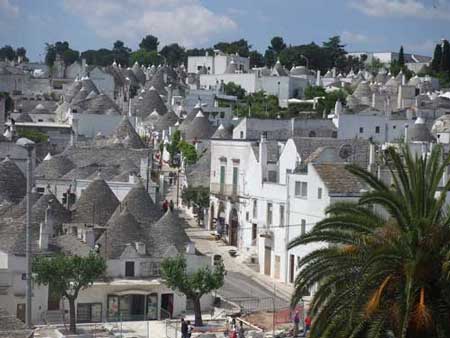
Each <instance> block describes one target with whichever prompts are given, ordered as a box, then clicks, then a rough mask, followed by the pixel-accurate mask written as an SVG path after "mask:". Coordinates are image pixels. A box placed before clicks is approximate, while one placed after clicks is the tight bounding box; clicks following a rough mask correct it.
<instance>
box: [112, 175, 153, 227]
mask: <svg viewBox="0 0 450 338" xmlns="http://www.w3.org/2000/svg"><path fill="white" fill-rule="evenodd" d="M124 208H127V209H128V211H129V212H130V213H131V214H132V215H133V217H134V218H135V219H136V220H137V221H138V222H139V223H142V224H151V223H154V222H156V221H157V220H158V219H159V218H160V217H161V216H162V212H161V209H160V207H159V206H158V205H156V204H155V203H154V202H153V201H152V199H151V197H150V195H149V194H148V192H147V191H146V190H145V187H144V185H143V184H142V183H141V182H138V183H137V184H136V185H135V186H134V187H133V189H131V190H130V191H129V192H128V194H127V195H126V196H125V198H124V199H123V201H122V203H121V204H120V205H119V206H118V207H117V209H116V211H115V212H114V214H113V216H112V218H114V217H117V216H118V214H120V213H121V211H122V210H123V209H124Z"/></svg>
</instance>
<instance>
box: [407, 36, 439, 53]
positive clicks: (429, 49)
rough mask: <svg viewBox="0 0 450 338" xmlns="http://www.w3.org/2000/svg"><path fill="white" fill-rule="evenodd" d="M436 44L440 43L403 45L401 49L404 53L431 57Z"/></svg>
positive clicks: (427, 41) (422, 42)
mask: <svg viewBox="0 0 450 338" xmlns="http://www.w3.org/2000/svg"><path fill="white" fill-rule="evenodd" d="M438 43H440V41H433V40H425V41H419V42H410V43H405V44H404V46H403V47H404V48H405V53H422V54H425V55H433V51H434V48H435V47H436V44H438Z"/></svg>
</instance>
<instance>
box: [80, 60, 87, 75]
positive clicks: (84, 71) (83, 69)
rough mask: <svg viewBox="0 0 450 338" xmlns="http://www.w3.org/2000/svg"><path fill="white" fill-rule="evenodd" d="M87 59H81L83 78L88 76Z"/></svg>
mask: <svg viewBox="0 0 450 338" xmlns="http://www.w3.org/2000/svg"><path fill="white" fill-rule="evenodd" d="M86 66H87V65H86V59H85V58H83V59H81V74H83V76H87V75H88V74H87V67H86Z"/></svg>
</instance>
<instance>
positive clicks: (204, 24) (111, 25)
mask: <svg viewBox="0 0 450 338" xmlns="http://www.w3.org/2000/svg"><path fill="white" fill-rule="evenodd" d="M0 1H1V0H0ZM64 3H65V7H66V9H67V10H68V11H70V12H72V13H74V14H76V15H79V16H80V17H81V18H82V19H83V20H84V21H85V22H86V23H87V24H88V25H89V27H91V28H92V29H93V30H94V31H95V32H96V34H97V35H99V36H101V37H103V38H110V39H121V40H125V41H126V42H127V43H130V42H138V41H140V39H142V37H144V36H145V35H146V34H153V35H155V36H157V37H158V38H159V40H160V41H161V44H167V43H172V42H178V43H180V44H181V45H183V46H186V47H191V46H194V45H198V44H202V43H205V42H207V41H208V40H209V39H210V38H211V37H213V36H214V35H217V34H220V33H223V32H227V31H230V30H234V29H236V28H237V24H236V22H235V21H234V20H232V19H231V18H230V17H228V16H225V15H219V14H216V13H214V12H212V11H211V10H209V9H208V8H206V7H205V6H203V5H202V4H201V3H200V1H199V0H95V1H93V0H64Z"/></svg>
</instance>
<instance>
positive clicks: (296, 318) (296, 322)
mask: <svg viewBox="0 0 450 338" xmlns="http://www.w3.org/2000/svg"><path fill="white" fill-rule="evenodd" d="M292 321H293V322H294V337H297V336H298V327H299V324H300V313H299V312H298V311H295V315H294V317H293V319H292Z"/></svg>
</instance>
